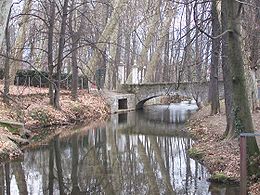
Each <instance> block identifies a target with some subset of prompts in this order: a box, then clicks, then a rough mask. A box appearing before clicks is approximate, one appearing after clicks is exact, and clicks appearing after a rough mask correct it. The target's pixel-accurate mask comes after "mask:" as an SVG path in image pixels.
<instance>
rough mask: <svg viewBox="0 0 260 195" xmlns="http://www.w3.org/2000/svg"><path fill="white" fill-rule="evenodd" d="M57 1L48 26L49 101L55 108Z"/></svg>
mask: <svg viewBox="0 0 260 195" xmlns="http://www.w3.org/2000/svg"><path fill="white" fill-rule="evenodd" d="M55 6H56V5H55V1H54V0H52V1H51V3H50V5H49V9H50V12H49V14H50V17H49V26H48V71H49V72H48V77H49V78H48V79H49V99H50V104H51V105H52V106H54V88H55V83H54V80H53V69H54V64H53V31H54V20H55Z"/></svg>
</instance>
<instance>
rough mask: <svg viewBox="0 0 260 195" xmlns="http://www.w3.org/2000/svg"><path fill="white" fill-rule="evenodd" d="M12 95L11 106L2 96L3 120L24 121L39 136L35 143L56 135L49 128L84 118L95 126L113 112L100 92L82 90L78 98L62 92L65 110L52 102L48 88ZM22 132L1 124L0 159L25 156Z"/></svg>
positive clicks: (62, 102) (77, 121)
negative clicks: (56, 107)
mask: <svg viewBox="0 0 260 195" xmlns="http://www.w3.org/2000/svg"><path fill="white" fill-rule="evenodd" d="M30 91H31V90H30ZM11 98H12V101H10V105H7V104H4V103H3V100H2V98H0V120H1V121H20V122H23V123H24V125H25V126H24V127H25V129H26V130H29V131H28V132H29V133H28V132H27V134H29V136H30V137H31V138H35V137H37V136H38V138H37V139H33V140H34V142H35V140H37V141H40V140H39V139H41V137H42V138H44V134H45V135H50V134H55V132H54V131H53V130H51V131H46V127H59V126H72V125H75V124H77V123H80V122H83V121H84V124H86V125H91V124H92V123H95V121H102V120H105V119H106V118H107V116H108V115H109V108H108V105H107V104H106V102H105V100H104V98H103V97H102V95H100V94H99V92H97V91H94V92H92V93H87V92H86V91H83V90H82V91H79V97H78V100H77V101H72V100H71V96H70V92H69V91H62V94H61V99H60V105H61V110H55V109H54V108H52V107H51V106H50V105H49V98H48V94H47V93H46V92H45V91H43V92H42V93H38V92H37V93H31V92H30V93H25V94H24V93H23V94H22V95H17V94H11ZM44 128H45V129H44ZM43 129H44V131H45V132H43V131H42V130H43ZM22 134H23V132H17V131H14V130H13V129H12V128H11V129H10V128H8V127H6V126H3V125H2V126H0V160H3V159H4V160H8V159H14V158H17V157H19V156H21V155H22V152H21V146H22V145H23V144H25V143H26V139H22V138H21V135H22ZM17 140H18V141H17ZM20 140H21V142H19V141H20ZM30 140H31V139H30ZM32 142H33V141H32Z"/></svg>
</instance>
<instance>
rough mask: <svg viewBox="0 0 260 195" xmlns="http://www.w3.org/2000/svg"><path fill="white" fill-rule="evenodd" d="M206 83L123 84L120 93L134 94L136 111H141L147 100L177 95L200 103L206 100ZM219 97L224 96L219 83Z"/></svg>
mask: <svg viewBox="0 0 260 195" xmlns="http://www.w3.org/2000/svg"><path fill="white" fill-rule="evenodd" d="M208 85H209V83H208V82H199V83H188V82H186V83H179V84H177V83H145V84H123V85H121V89H120V92H121V93H131V94H135V99H136V100H135V102H136V109H141V108H142V107H143V105H144V103H145V102H146V101H147V100H150V99H152V98H155V97H159V96H163V95H167V94H174V93H178V94H179V95H181V96H187V97H194V96H197V98H198V99H200V101H202V102H204V101H207V99H208ZM219 90H220V97H223V96H224V85H223V82H221V81H219Z"/></svg>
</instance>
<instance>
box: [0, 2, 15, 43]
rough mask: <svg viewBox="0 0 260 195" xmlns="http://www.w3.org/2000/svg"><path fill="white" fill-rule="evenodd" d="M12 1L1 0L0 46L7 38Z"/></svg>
mask: <svg viewBox="0 0 260 195" xmlns="http://www.w3.org/2000/svg"><path fill="white" fill-rule="evenodd" d="M12 2H13V1H12V0H1V1H0V45H2V41H3V39H4V36H5V29H6V21H7V18H8V14H9V11H10V7H11V4H12Z"/></svg>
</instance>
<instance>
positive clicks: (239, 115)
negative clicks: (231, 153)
mask: <svg viewBox="0 0 260 195" xmlns="http://www.w3.org/2000/svg"><path fill="white" fill-rule="evenodd" d="M226 5H227V7H226V13H227V29H229V30H230V31H229V32H228V36H227V43H228V45H227V54H228V63H229V65H230V68H231V73H232V75H231V76H232V77H231V78H232V86H233V104H234V107H233V108H234V122H235V123H234V125H235V133H236V134H239V133H254V126H253V121H252V116H251V112H250V108H249V102H248V96H247V91H246V82H245V73H244V63H243V58H242V52H241V43H240V37H239V36H240V34H239V22H240V17H239V16H240V8H241V6H242V4H240V3H238V2H236V0H229V1H227V4H226ZM247 152H248V155H249V157H252V156H254V155H255V154H256V153H258V154H259V149H258V146H257V144H256V139H255V137H250V138H248V141H247ZM256 170H257V169H255V167H253V166H250V169H249V171H250V174H252V173H253V171H256Z"/></svg>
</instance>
